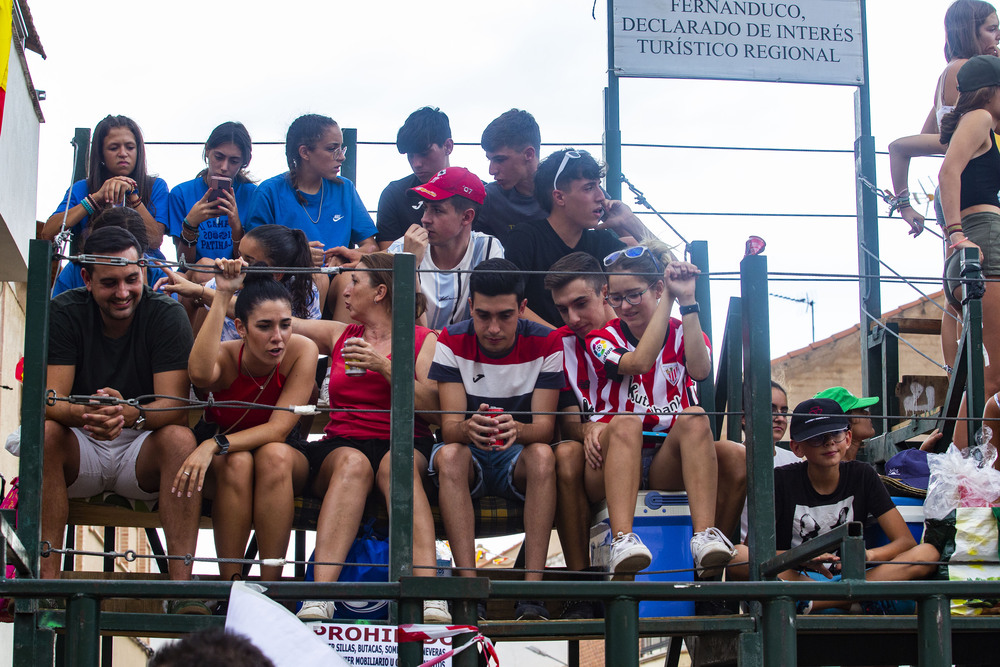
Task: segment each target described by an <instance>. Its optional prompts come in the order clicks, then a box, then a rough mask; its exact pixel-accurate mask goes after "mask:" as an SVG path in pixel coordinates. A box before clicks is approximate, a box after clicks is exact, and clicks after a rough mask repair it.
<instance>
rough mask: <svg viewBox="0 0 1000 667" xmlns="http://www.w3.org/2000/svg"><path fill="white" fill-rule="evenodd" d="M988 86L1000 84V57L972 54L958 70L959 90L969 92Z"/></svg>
mask: <svg viewBox="0 0 1000 667" xmlns="http://www.w3.org/2000/svg"><path fill="white" fill-rule="evenodd" d="M986 86H1000V58H997V57H996V56H972V57H971V58H969V61H968V62H967V63H965V64H964V65H962V68H961V69H960V70H958V90H959V92H962V93H968V92H969V91H972V90H979V89H980V88H985V87H986Z"/></svg>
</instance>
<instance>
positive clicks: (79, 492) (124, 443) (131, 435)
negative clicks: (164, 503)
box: [66, 428, 160, 500]
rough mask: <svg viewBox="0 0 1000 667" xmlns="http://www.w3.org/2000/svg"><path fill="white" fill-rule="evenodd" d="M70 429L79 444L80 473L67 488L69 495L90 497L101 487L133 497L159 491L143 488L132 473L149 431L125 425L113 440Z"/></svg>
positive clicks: (151, 497) (141, 497)
mask: <svg viewBox="0 0 1000 667" xmlns="http://www.w3.org/2000/svg"><path fill="white" fill-rule="evenodd" d="M70 430H71V431H72V432H73V434H74V435H75V436H76V441H77V444H79V446H80V473H79V474H78V475H77V477H76V481H74V482H73V483H72V484H70V485H69V488H67V489H66V492H67V494H68V495H69V497H70V498H90V497H91V496H96V495H97V494H98V493H102V492H104V491H113V492H114V493H117V494H118V495H120V496H123V497H125V498H130V499H132V500H156V498H157V497H158V496H159V495H160V494H159V492H158V491H154V492H153V493H150V492H148V491H144V490H142V489H141V488H140V487H139V480H138V478H136V474H135V463H136V461H137V460H138V459H139V451H140V450H141V449H142V443H143V442H145V440H146V438H147V437H149V435H150V433H152V431H137V430H135V429H131V428H126V429H122V432H121V434H120V435H119V436H118V437H117V438H115V439H114V440H94V439H93V438H92V437H90V434H88V433H87V432H86V431H84V430H83V429H79V428H71V429H70Z"/></svg>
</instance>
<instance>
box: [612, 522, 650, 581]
mask: <svg viewBox="0 0 1000 667" xmlns="http://www.w3.org/2000/svg"><path fill="white" fill-rule="evenodd" d="M652 561H653V554H651V553H649V549H647V548H646V545H645V544H643V543H642V540H640V539H639V537H638V536H637V535H636V534H635V533H622V532H619V533H618V536H617V537H616V538H615V539H614V540H613V541H612V542H611V558H610V560H609V561H608V565H609V567H610V568H611V573H612V574H619V573H623V572H624V573H631V572H638V571H640V570H645V569H646V568H647V567H649V564H650V563H651V562H652Z"/></svg>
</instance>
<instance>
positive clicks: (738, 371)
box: [716, 296, 743, 442]
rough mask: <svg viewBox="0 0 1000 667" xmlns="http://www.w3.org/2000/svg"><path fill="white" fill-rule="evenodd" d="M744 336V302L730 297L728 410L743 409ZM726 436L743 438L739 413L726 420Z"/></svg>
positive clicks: (727, 339) (727, 354)
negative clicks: (742, 342)
mask: <svg viewBox="0 0 1000 667" xmlns="http://www.w3.org/2000/svg"><path fill="white" fill-rule="evenodd" d="M742 337H743V303H742V302H741V301H740V298H739V297H738V296H734V297H731V298H730V299H729V316H728V317H727V318H726V345H725V355H726V358H725V359H723V360H722V362H723V363H724V364H725V365H726V412H741V411H742V410H743V346H742V345H741V341H742ZM717 405H718V404H717ZM716 409H718V408H716ZM726 437H727V438H728V439H730V440H733V441H735V442H740V441H741V440H742V439H743V428H742V425H741V424H740V418H739V415H731V416H730V417H729V418H728V419H727V420H726Z"/></svg>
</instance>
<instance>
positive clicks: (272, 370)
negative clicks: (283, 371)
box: [241, 359, 278, 391]
mask: <svg viewBox="0 0 1000 667" xmlns="http://www.w3.org/2000/svg"><path fill="white" fill-rule="evenodd" d="M241 361H242V362H243V370H244V372H246V374H247V377H248V378H250V381H251V382H253V384H254V386H255V387H257V389H259V390H261V391H264V387H266V386H267V385H268V383H269V382H270V381H271V378H272V377H273V376H274V371H276V370H278V367H277V366H275V367H274V368H272V369H271V372H270V373H268V375H267V379H265V380H264V384H257V380H256V379H255V378H254V376H253V374H252V373H250V369H249V368H247V362H246V359H241Z"/></svg>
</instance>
